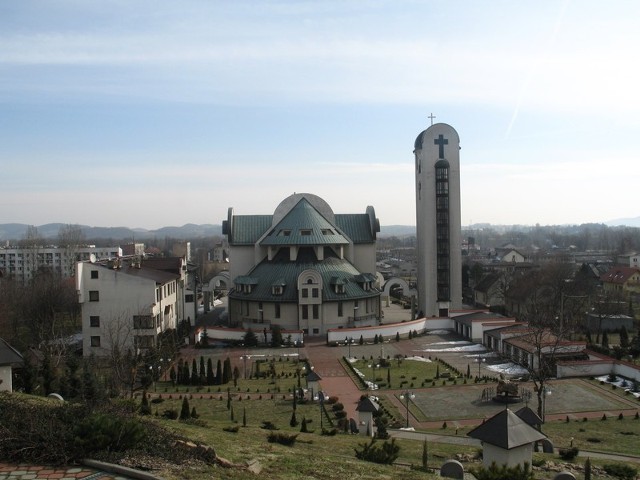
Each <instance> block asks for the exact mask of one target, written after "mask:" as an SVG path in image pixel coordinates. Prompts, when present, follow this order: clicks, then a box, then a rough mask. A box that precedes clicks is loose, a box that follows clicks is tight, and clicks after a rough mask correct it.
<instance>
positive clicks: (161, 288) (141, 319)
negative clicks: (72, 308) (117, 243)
mask: <svg viewBox="0 0 640 480" xmlns="http://www.w3.org/2000/svg"><path fill="white" fill-rule="evenodd" d="M77 272H78V274H77V276H76V286H77V290H78V302H79V303H80V307H81V312H82V313H81V315H82V334H83V349H82V350H83V355H84V356H89V355H96V356H104V355H108V354H109V353H110V352H111V351H112V349H113V348H118V349H120V351H126V350H128V349H132V350H133V351H135V352H138V351H143V350H144V349H147V348H152V347H155V346H156V344H157V339H158V336H159V335H160V334H161V333H162V332H164V331H166V330H169V329H175V328H176V327H177V322H178V312H179V300H178V299H179V297H180V296H181V295H182V292H181V291H180V290H181V282H180V275H177V274H174V273H169V272H165V271H162V270H157V269H153V268H149V267H146V266H144V262H143V261H140V260H134V259H131V260H130V261H128V262H127V261H124V260H120V259H117V260H115V261H108V262H103V263H90V262H86V263H85V262H80V263H78V266H77Z"/></svg>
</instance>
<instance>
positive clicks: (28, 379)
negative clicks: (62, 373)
mask: <svg viewBox="0 0 640 480" xmlns="http://www.w3.org/2000/svg"><path fill="white" fill-rule="evenodd" d="M37 376H38V374H37V370H36V368H34V366H33V364H32V363H31V360H29V356H25V357H24V363H23V366H22V377H21V380H22V388H23V389H24V393H26V394H28V395H31V394H32V393H33V391H34V390H35V388H36V381H37Z"/></svg>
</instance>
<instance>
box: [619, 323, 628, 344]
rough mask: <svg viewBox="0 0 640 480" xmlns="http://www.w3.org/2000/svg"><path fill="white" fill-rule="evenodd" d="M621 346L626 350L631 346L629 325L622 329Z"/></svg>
mask: <svg viewBox="0 0 640 480" xmlns="http://www.w3.org/2000/svg"><path fill="white" fill-rule="evenodd" d="M620 348H622V349H624V350H626V349H627V348H629V332H627V327H625V326H624V325H623V326H622V328H621V329H620Z"/></svg>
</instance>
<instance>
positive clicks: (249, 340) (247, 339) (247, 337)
mask: <svg viewBox="0 0 640 480" xmlns="http://www.w3.org/2000/svg"><path fill="white" fill-rule="evenodd" d="M244 344H245V345H246V346H247V347H257V346H258V337H257V336H256V334H255V333H254V332H253V330H251V329H249V330H247V333H245V334H244Z"/></svg>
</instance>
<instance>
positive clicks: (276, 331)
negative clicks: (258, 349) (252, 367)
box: [271, 325, 282, 348]
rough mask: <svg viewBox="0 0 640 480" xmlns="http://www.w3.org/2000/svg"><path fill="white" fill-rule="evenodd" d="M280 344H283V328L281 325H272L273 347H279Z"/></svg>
mask: <svg viewBox="0 0 640 480" xmlns="http://www.w3.org/2000/svg"><path fill="white" fill-rule="evenodd" d="M280 345H282V328H280V325H272V326H271V346H272V347H273V348H278V347H279V346H280Z"/></svg>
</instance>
